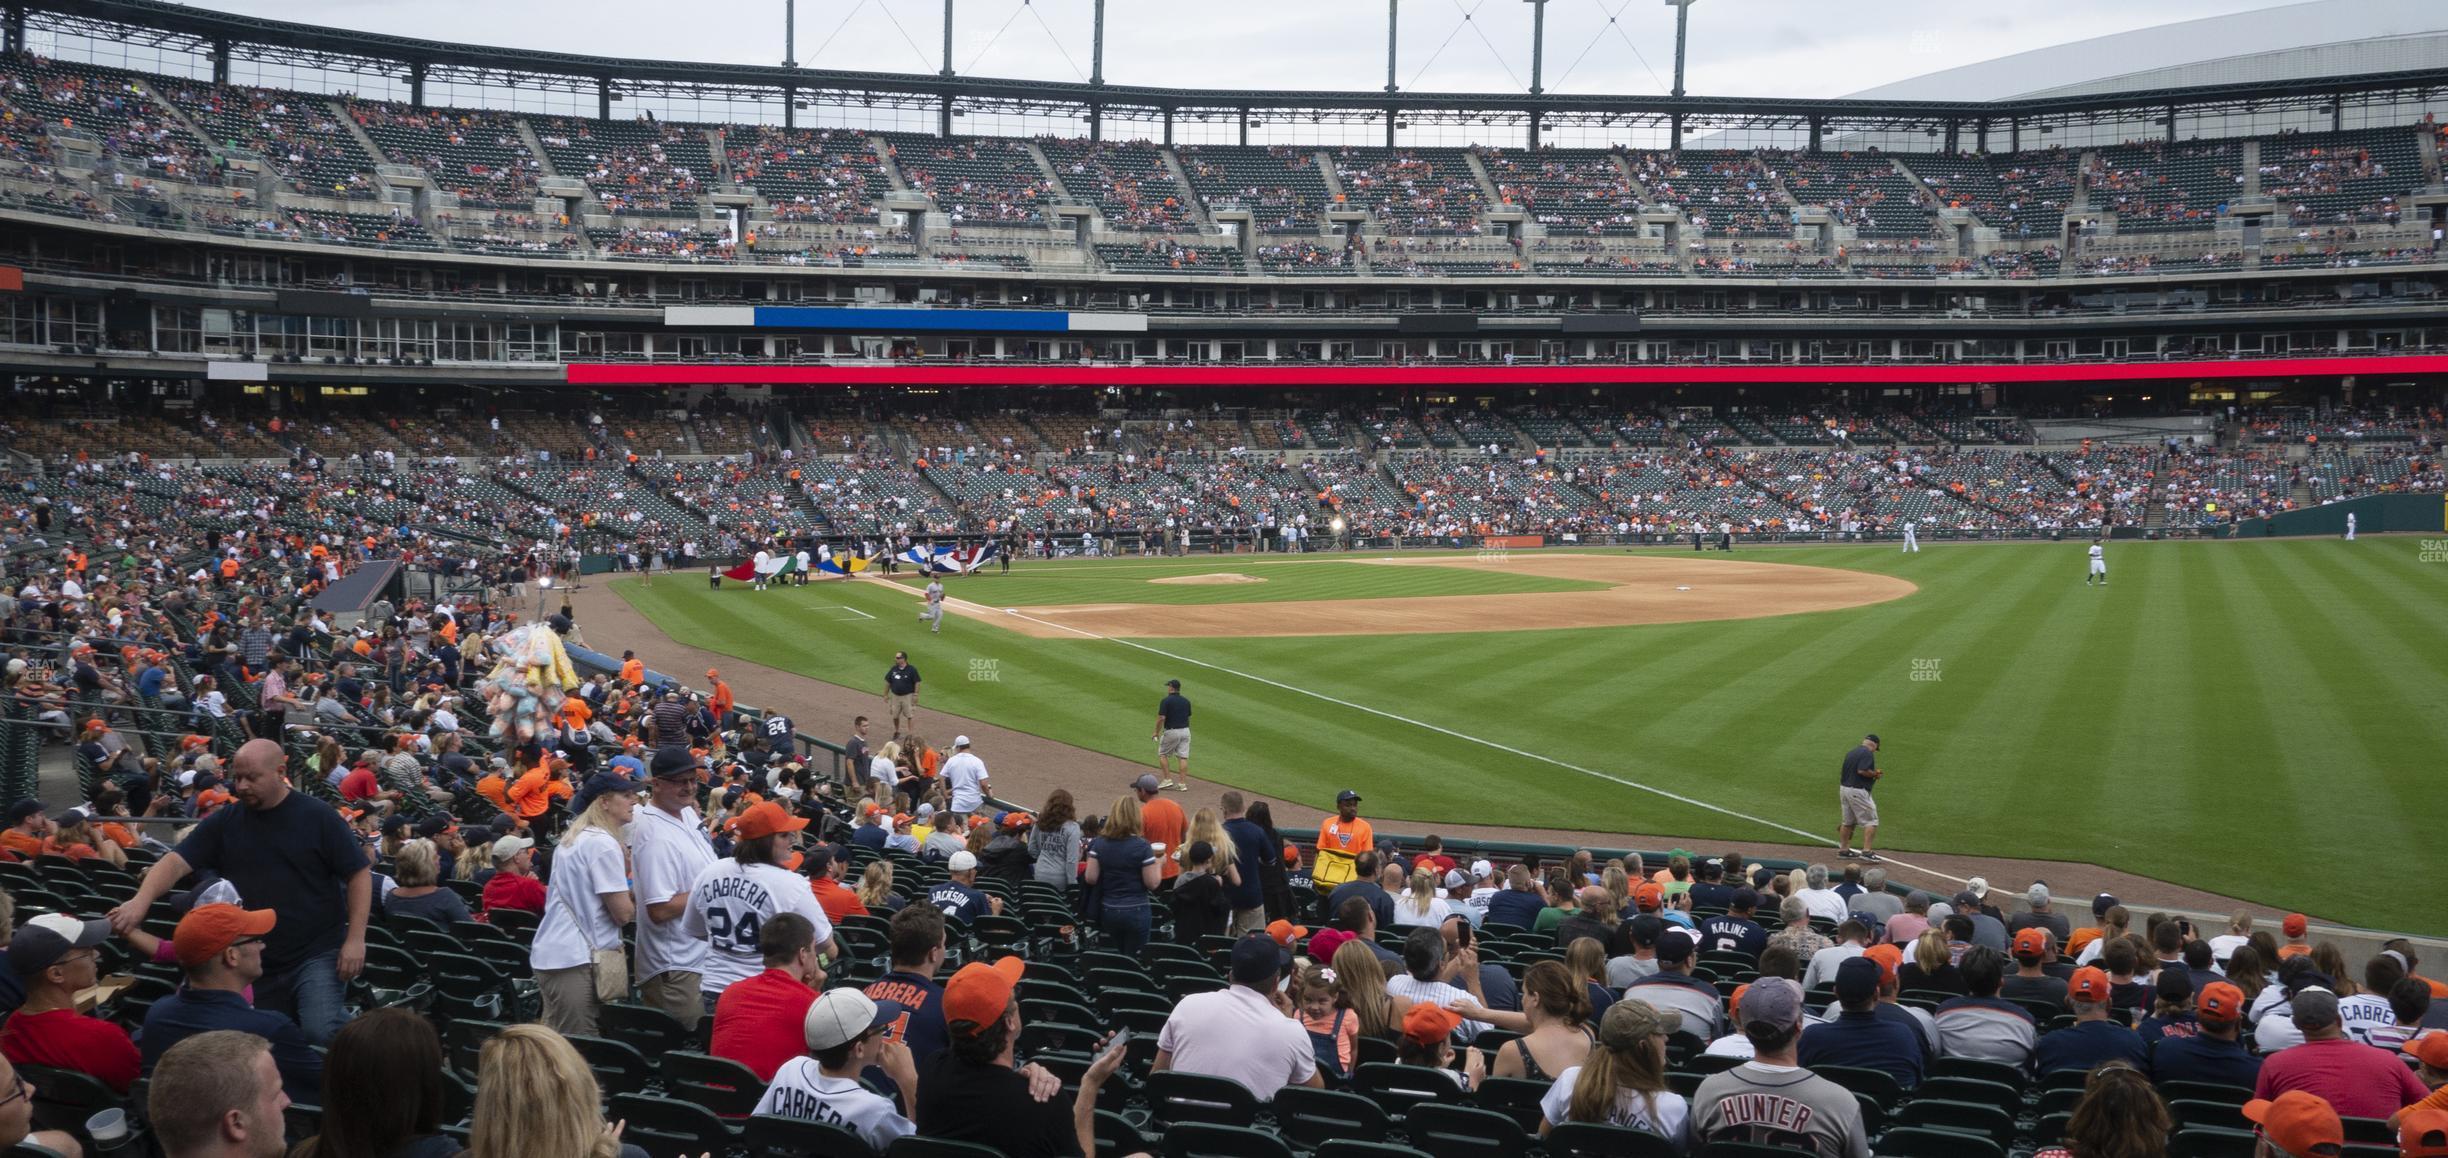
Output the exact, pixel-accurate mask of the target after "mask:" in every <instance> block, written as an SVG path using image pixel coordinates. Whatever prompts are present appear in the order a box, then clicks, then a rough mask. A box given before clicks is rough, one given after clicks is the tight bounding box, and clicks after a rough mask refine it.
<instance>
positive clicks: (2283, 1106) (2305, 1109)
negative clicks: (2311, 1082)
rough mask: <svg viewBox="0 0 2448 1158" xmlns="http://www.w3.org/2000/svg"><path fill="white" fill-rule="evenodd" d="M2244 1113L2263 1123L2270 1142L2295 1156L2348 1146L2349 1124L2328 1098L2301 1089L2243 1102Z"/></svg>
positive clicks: (2263, 1130) (2262, 1126) (2264, 1135)
mask: <svg viewBox="0 0 2448 1158" xmlns="http://www.w3.org/2000/svg"><path fill="white" fill-rule="evenodd" d="M2244 1116H2245V1117H2246V1118H2249V1119H2251V1120H2252V1121H2254V1122H2258V1123H2260V1125H2261V1136H2262V1137H2264V1138H2267V1139H2269V1141H2270V1144H2271V1145H2273V1146H2276V1147H2278V1148H2279V1149H2281V1150H2284V1151H2286V1152H2287V1153H2289V1154H2295V1155H2299V1156H2301V1155H2310V1154H2311V1153H2312V1152H2313V1151H2314V1150H2317V1149H2319V1148H2320V1147H2322V1146H2327V1147H2329V1150H2330V1152H2331V1153H2336V1152H2337V1151H2339V1150H2342V1149H2345V1147H2346V1124H2345V1123H2344V1122H2340V1121H2338V1112H2337V1111H2336V1110H2335V1109H2333V1108H2331V1107H2330V1105H2329V1102H2328V1101H2327V1099H2324V1098H2322V1097H2321V1096H2320V1095H2318V1094H2310V1093H2305V1092H2304V1091H2302V1090H2288V1091H2287V1092H2285V1093H2283V1094H2280V1095H2278V1096H2277V1097H2275V1098H2255V1099H2253V1100H2252V1101H2249V1102H2246V1103H2244Z"/></svg>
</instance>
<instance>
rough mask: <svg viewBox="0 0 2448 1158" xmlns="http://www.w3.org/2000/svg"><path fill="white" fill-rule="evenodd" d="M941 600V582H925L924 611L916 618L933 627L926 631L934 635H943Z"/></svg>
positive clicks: (942, 597) (931, 580)
mask: <svg viewBox="0 0 2448 1158" xmlns="http://www.w3.org/2000/svg"><path fill="white" fill-rule="evenodd" d="M943 599H944V596H943V580H941V579H929V580H927V585H926V601H927V605H926V610H924V611H921V612H919V613H918V618H920V619H924V620H927V621H929V622H930V623H932V624H933V625H934V626H933V627H931V628H929V629H928V631H929V632H930V633H931V634H934V635H942V634H943Z"/></svg>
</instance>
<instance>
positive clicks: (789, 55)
mask: <svg viewBox="0 0 2448 1158" xmlns="http://www.w3.org/2000/svg"><path fill="white" fill-rule="evenodd" d="M782 67H784V68H797V67H799V0H782ZM785 127H788V126H785Z"/></svg>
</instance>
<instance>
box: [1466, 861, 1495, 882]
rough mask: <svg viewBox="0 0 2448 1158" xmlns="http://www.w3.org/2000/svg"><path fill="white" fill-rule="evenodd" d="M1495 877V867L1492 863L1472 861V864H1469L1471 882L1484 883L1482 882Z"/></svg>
mask: <svg viewBox="0 0 2448 1158" xmlns="http://www.w3.org/2000/svg"><path fill="white" fill-rule="evenodd" d="M1495 875H1496V866H1495V865H1494V864H1492V863H1490V862H1488V861H1484V860H1475V861H1472V862H1471V879H1472V880H1475V881H1484V880H1489V879H1492V878H1493V877H1495Z"/></svg>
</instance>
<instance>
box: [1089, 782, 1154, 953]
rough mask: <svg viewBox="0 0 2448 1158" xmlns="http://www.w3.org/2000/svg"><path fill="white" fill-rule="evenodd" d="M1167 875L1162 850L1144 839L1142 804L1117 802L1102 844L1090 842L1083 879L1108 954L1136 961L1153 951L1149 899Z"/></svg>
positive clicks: (1133, 799)
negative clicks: (1148, 949) (1161, 860)
mask: <svg viewBox="0 0 2448 1158" xmlns="http://www.w3.org/2000/svg"><path fill="white" fill-rule="evenodd" d="M1161 872H1162V869H1161V868H1160V867H1159V866H1158V865H1157V863H1156V850H1155V849H1154V848H1151V847H1150V846H1149V845H1148V842H1147V838H1146V837H1144V836H1141V835H1140V817H1139V798H1138V796H1136V795H1134V794H1129V793H1125V794H1124V795H1123V796H1122V797H1121V798H1120V799H1118V800H1116V801H1114V803H1113V811H1111V812H1109V813H1107V814H1106V816H1105V825H1104V827H1103V828H1102V829H1100V830H1099V831H1098V833H1097V838H1096V839H1095V840H1092V841H1090V842H1088V865H1087V867H1086V868H1085V869H1083V870H1082V871H1081V873H1080V880H1081V881H1082V882H1084V883H1085V884H1086V885H1087V886H1088V889H1089V893H1088V902H1087V909H1088V913H1089V914H1090V915H1091V916H1092V917H1094V918H1095V923H1096V926H1097V930H1098V931H1099V932H1100V933H1102V934H1103V935H1104V937H1105V941H1106V947H1107V948H1109V949H1112V950H1113V951H1114V952H1117V953H1120V954H1122V955H1124V956H1127V957H1135V956H1138V954H1139V950H1141V949H1143V948H1146V947H1147V942H1148V929H1149V924H1150V921H1151V916H1150V913H1149V911H1148V898H1149V897H1150V896H1152V895H1154V894H1155V892H1156V882H1157V881H1158V880H1159V879H1160V874H1161Z"/></svg>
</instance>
